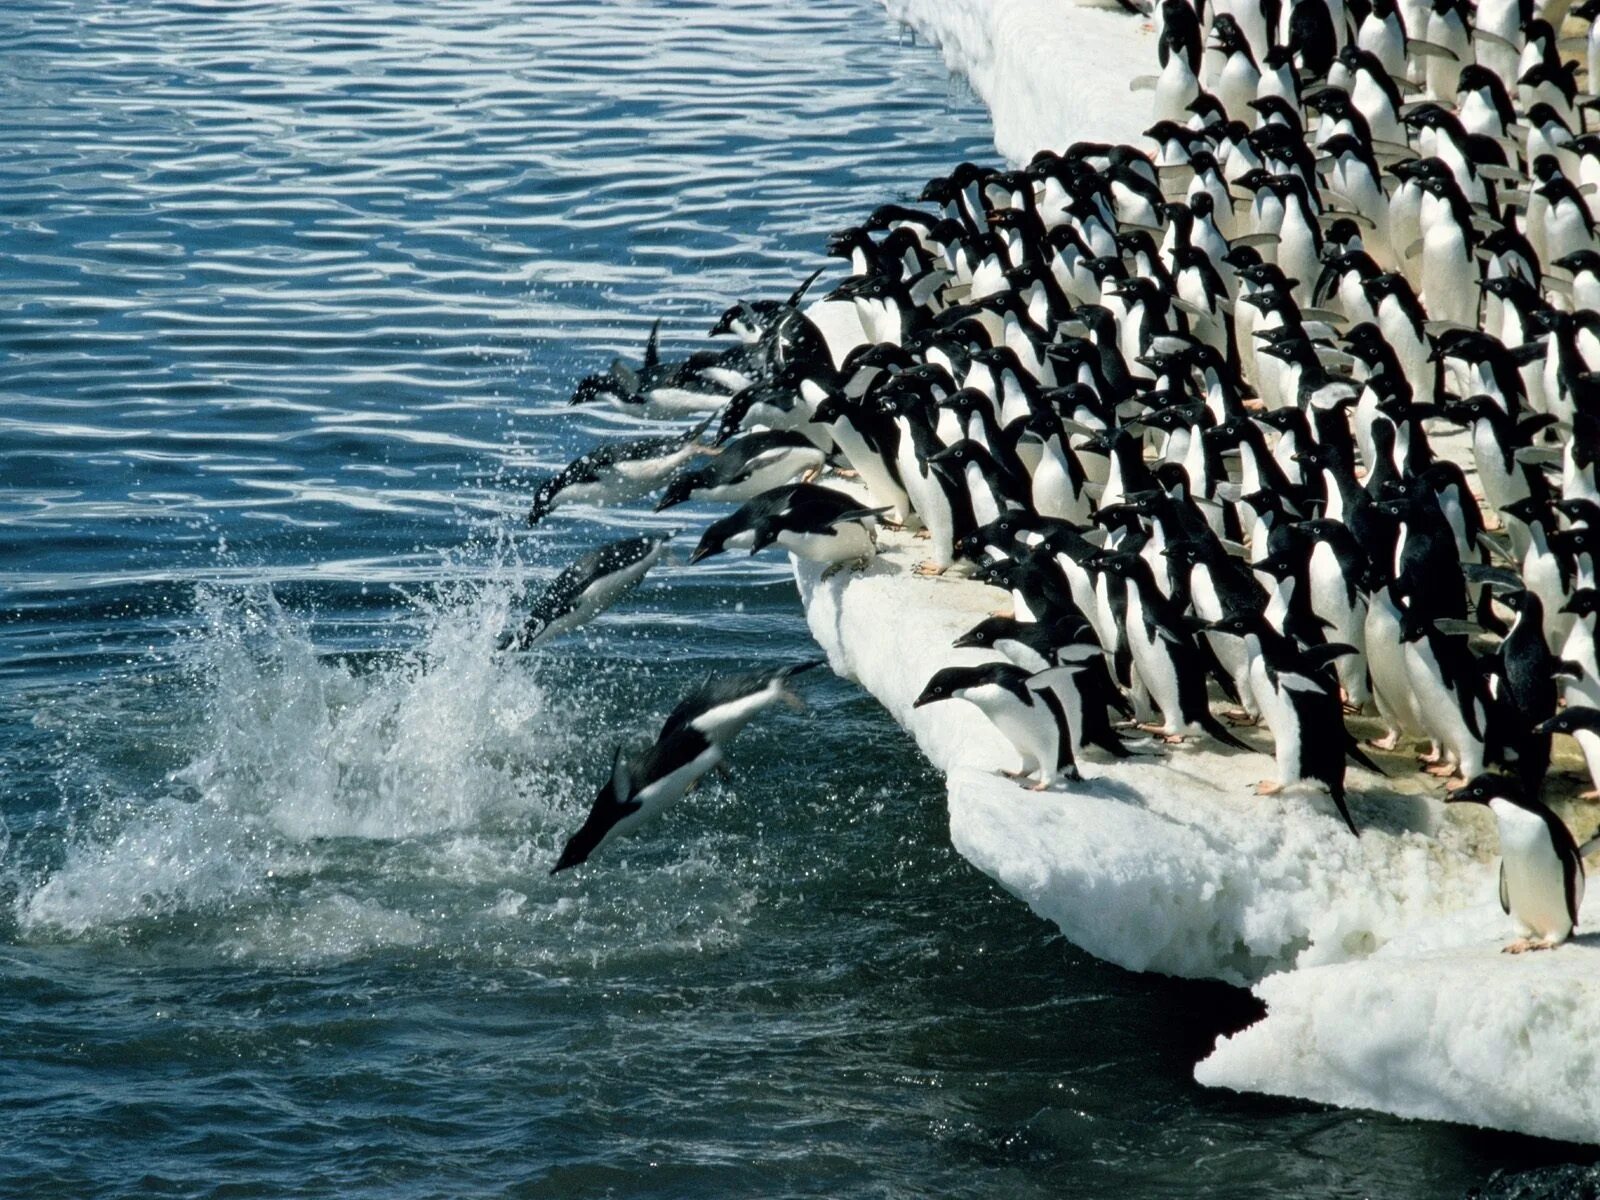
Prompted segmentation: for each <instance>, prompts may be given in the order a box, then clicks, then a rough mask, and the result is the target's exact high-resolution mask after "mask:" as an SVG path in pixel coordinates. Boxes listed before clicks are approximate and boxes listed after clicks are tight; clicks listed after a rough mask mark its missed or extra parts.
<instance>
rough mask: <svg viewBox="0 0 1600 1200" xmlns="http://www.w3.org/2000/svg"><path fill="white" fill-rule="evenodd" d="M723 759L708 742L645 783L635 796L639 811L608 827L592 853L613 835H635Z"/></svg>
mask: <svg viewBox="0 0 1600 1200" xmlns="http://www.w3.org/2000/svg"><path fill="white" fill-rule="evenodd" d="M721 761H722V751H720V750H719V749H717V747H716V746H715V745H708V746H707V747H706V748H705V749H704V750H702V751H701V752H700V753H699V754H697V755H696V756H695V757H694V758H692V759H690V760H689V761H688V762H686V763H684V764H683V766H681V767H679V768H678V769H677V770H675V771H672V772H670V773H668V774H666V775H663V776H662V777H661V778H660V779H657V780H654V781H652V782H650V783H647V784H645V786H644V787H642V788H640V789H639V790H638V791H637V792H635V793H634V796H633V799H634V800H636V801H637V802H638V804H639V808H638V810H637V811H636V812H631V813H629V814H628V815H627V816H625V817H623V818H622V819H621V820H620V821H618V822H617V823H616V824H615V825H613V826H612V827H611V828H610V829H608V830H606V833H605V836H604V837H602V838H601V839H600V841H599V843H598V844H597V845H596V846H595V848H594V851H592V852H591V853H595V852H598V851H599V850H600V848H601V847H602V846H604V845H605V844H606V843H607V842H609V841H611V840H612V839H614V838H619V837H632V836H634V834H636V833H638V832H639V831H640V830H641V829H643V828H644V827H645V826H646V825H648V824H650V822H652V821H654V820H655V819H656V818H657V817H659V816H660V815H661V814H662V813H663V812H664V811H665V810H666V809H667V808H668V807H670V806H671V805H672V804H674V803H676V802H677V801H679V800H681V799H683V797H684V796H685V795H686V794H687V793H688V791H689V789H690V788H691V787H693V786H694V785H695V783H696V782H698V781H699V779H700V777H701V776H702V775H704V774H705V773H706V772H707V771H709V770H711V769H712V768H713V767H715V766H716V765H717V764H718V763H720V762H721Z"/></svg>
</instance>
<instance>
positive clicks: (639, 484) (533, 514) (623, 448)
mask: <svg viewBox="0 0 1600 1200" xmlns="http://www.w3.org/2000/svg"><path fill="white" fill-rule="evenodd" d="M705 429H706V425H705V424H699V425H696V426H694V427H693V428H692V429H688V430H686V431H685V432H683V433H682V434H679V435H677V436H669V437H647V438H635V439H633V440H631V441H626V442H603V443H601V444H600V445H598V446H596V447H594V448H593V449H592V450H589V451H588V452H587V453H585V454H580V455H579V456H578V457H577V458H575V459H573V460H572V461H571V462H570V463H568V464H567V465H566V466H565V467H564V468H562V469H561V470H560V471H559V472H557V473H556V474H554V475H552V476H550V477H549V478H548V479H546V480H544V481H543V482H542V483H540V484H539V486H538V488H536V489H535V490H534V493H533V504H532V506H531V507H530V508H529V509H528V524H529V525H537V524H538V523H539V522H540V521H541V520H543V519H544V518H545V517H546V516H547V515H548V514H549V513H550V511H551V510H552V509H555V508H558V507H560V506H561V505H563V504H601V505H610V504H626V503H628V502H629V501H632V500H637V499H639V498H640V497H641V496H645V495H648V494H649V493H650V492H653V491H654V490H655V489H656V488H658V487H660V486H661V483H662V481H663V480H664V479H666V478H667V477H668V476H669V475H671V474H672V473H673V472H674V471H676V470H678V469H680V468H681V467H683V466H684V465H685V464H686V463H688V461H689V460H690V459H692V458H695V457H696V456H699V455H704V454H710V453H713V451H711V450H709V449H708V448H707V447H705V446H702V445H701V444H700V442H699V440H698V439H699V436H700V434H701V433H703V432H704V431H705Z"/></svg>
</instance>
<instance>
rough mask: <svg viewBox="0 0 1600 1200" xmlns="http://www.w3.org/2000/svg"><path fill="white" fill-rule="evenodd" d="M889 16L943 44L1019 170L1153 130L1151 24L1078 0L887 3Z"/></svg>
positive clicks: (1002, 148)
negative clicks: (1050, 155)
mask: <svg viewBox="0 0 1600 1200" xmlns="http://www.w3.org/2000/svg"><path fill="white" fill-rule="evenodd" d="M884 6H885V7H886V8H887V9H888V10H889V14H890V15H891V16H893V17H895V18H896V19H897V20H899V21H901V22H903V23H904V24H906V25H908V26H910V27H911V28H912V29H914V30H915V31H916V32H917V33H918V34H919V35H920V36H922V37H926V38H928V39H930V40H932V41H934V42H937V43H938V45H939V49H940V51H941V53H942V54H943V55H944V61H945V65H946V66H948V67H949V68H950V69H951V70H952V71H954V72H957V73H958V74H961V75H964V76H966V78H967V80H968V81H969V82H970V83H971V84H972V87H973V90H974V91H976V92H977V93H978V97H979V98H980V99H981V100H982V101H983V103H984V104H985V105H986V106H987V107H988V109H989V113H990V115H991V116H992V117H993V118H994V144H995V149H996V150H998V151H999V152H1000V153H1001V154H1002V155H1004V156H1005V157H1006V158H1007V159H1008V160H1010V161H1011V162H1012V163H1013V164H1020V163H1024V162H1026V161H1027V160H1028V159H1029V158H1031V157H1032V156H1033V154H1034V152H1035V151H1038V150H1043V149H1049V150H1065V149H1066V148H1067V147H1068V146H1070V145H1071V144H1072V143H1073V142H1083V141H1109V142H1133V141H1136V140H1138V138H1139V136H1140V134H1141V133H1142V132H1143V131H1144V130H1145V129H1147V128H1149V126H1150V125H1151V123H1152V121H1151V118H1150V97H1149V94H1148V93H1139V94H1134V93H1132V92H1130V91H1129V86H1128V85H1129V84H1130V83H1131V82H1132V80H1133V79H1134V78H1136V77H1137V76H1140V75H1147V74H1150V73H1152V72H1154V71H1155V70H1156V66H1155V61H1156V42H1155V37H1154V35H1153V34H1152V33H1151V32H1150V28H1149V24H1148V22H1146V21H1145V20H1143V19H1142V18H1139V17H1135V16H1134V15H1133V14H1131V13H1129V12H1126V11H1125V10H1122V9H1119V8H1114V7H1111V8H1101V7H1096V6H1090V5H1085V4H1078V3H1074V2H1073V0H884Z"/></svg>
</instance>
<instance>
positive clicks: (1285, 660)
mask: <svg viewBox="0 0 1600 1200" xmlns="http://www.w3.org/2000/svg"><path fill="white" fill-rule="evenodd" d="M1212 628H1214V629H1216V630H1217V631H1218V632H1221V633H1229V634H1233V635H1234V636H1235V637H1239V638H1242V639H1244V644H1245V652H1246V653H1247V654H1248V655H1249V657H1250V676H1251V690H1252V692H1254V694H1255V696H1256V698H1257V699H1258V700H1259V702H1260V704H1261V712H1262V716H1263V717H1264V718H1265V719H1266V724H1267V728H1268V729H1269V730H1270V731H1271V733H1272V745H1273V758H1274V760H1275V761H1276V763H1277V767H1278V777H1277V779H1276V780H1271V781H1263V782H1262V783H1261V784H1259V785H1257V787H1256V793H1257V795H1262V796H1270V795H1273V794H1274V793H1276V792H1280V791H1282V790H1283V789H1285V788H1289V787H1293V786H1295V785H1296V784H1299V783H1303V782H1308V781H1309V782H1314V783H1320V784H1321V785H1322V786H1323V787H1325V788H1327V789H1328V794H1329V795H1330V796H1332V797H1333V803H1334V807H1335V808H1337V809H1338V810H1339V815H1340V816H1341V817H1343V818H1344V823H1345V824H1346V825H1347V826H1349V829H1350V832H1351V833H1353V834H1355V836H1356V837H1360V836H1361V831H1360V830H1359V829H1357V828H1356V823H1355V821H1354V819H1353V818H1352V817H1351V816H1350V809H1349V806H1348V805H1347V804H1346V803H1345V796H1344V770H1345V763H1344V760H1345V758H1346V757H1347V756H1348V757H1350V758H1353V759H1355V761H1356V762H1358V763H1360V764H1361V765H1362V766H1364V767H1366V768H1367V769H1368V770H1370V771H1378V767H1377V764H1375V763H1374V762H1373V761H1372V760H1371V759H1369V758H1368V757H1367V756H1366V755H1365V754H1363V753H1362V751H1361V748H1360V747H1359V746H1358V745H1356V741H1355V739H1354V738H1352V737H1351V736H1350V734H1349V732H1348V731H1347V730H1346V729H1345V727H1344V716H1343V713H1342V711H1341V709H1340V704H1339V684H1338V680H1337V679H1336V678H1335V677H1334V676H1333V674H1332V672H1331V671H1329V670H1328V664H1329V663H1330V662H1332V661H1333V660H1334V659H1336V658H1339V657H1341V656H1343V655H1345V654H1354V653H1355V647H1353V646H1345V645H1340V644H1338V643H1332V644H1329V645H1325V646H1316V647H1312V648H1310V649H1307V650H1302V649H1301V648H1300V647H1298V646H1296V645H1295V644H1294V642H1293V641H1292V640H1291V639H1290V638H1287V637H1285V636H1284V635H1283V634H1281V633H1279V632H1278V631H1277V630H1276V629H1274V628H1272V626H1271V625H1269V624H1268V623H1267V619H1266V617H1265V616H1264V615H1262V614H1261V613H1247V614H1238V615H1235V616H1232V617H1228V618H1225V619H1224V620H1222V621H1219V622H1213V624H1212ZM1381 773H1382V772H1379V774H1381Z"/></svg>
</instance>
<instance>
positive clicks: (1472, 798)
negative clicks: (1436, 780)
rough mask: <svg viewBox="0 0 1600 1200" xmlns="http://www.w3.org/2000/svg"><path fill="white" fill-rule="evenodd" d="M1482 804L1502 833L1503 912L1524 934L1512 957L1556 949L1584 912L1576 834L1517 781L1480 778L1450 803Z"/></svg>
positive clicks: (1513, 946)
mask: <svg viewBox="0 0 1600 1200" xmlns="http://www.w3.org/2000/svg"><path fill="white" fill-rule="evenodd" d="M1445 801H1446V803H1449V804H1482V805H1484V806H1485V807H1487V808H1488V809H1489V811H1490V812H1492V813H1493V814H1494V819H1495V824H1496V825H1497V826H1499V829H1500V907H1501V908H1502V909H1503V910H1504V911H1505V913H1506V915H1507V916H1509V917H1510V918H1511V919H1512V920H1514V921H1515V922H1516V923H1517V924H1518V925H1519V926H1520V927H1521V929H1522V932H1523V935H1524V936H1522V937H1520V938H1518V939H1517V940H1516V941H1514V942H1512V943H1511V944H1510V945H1508V946H1506V947H1505V952H1506V953H1507V954H1521V953H1522V952H1523V951H1525V950H1551V949H1554V948H1555V947H1556V946H1559V945H1560V944H1561V943H1562V942H1564V941H1566V940H1567V939H1568V938H1569V937H1571V936H1572V933H1573V931H1574V930H1575V929H1576V928H1577V926H1578V911H1579V909H1580V908H1582V907H1583V887H1584V874H1583V857H1582V855H1581V854H1580V853H1579V851H1578V844H1577V842H1576V841H1575V840H1574V839H1573V836H1572V833H1571V831H1570V830H1568V829H1567V827H1566V825H1564V824H1563V823H1562V821H1561V818H1560V817H1558V816H1556V814H1555V813H1553V812H1551V811H1550V809H1549V808H1548V807H1547V806H1546V805H1545V804H1544V803H1543V802H1542V801H1540V800H1538V799H1535V798H1533V797H1531V796H1525V795H1523V794H1522V789H1521V787H1520V785H1519V784H1518V783H1517V781H1516V780H1514V779H1509V778H1507V777H1505V776H1503V775H1479V776H1477V777H1475V778H1473V779H1471V780H1469V781H1468V783H1467V785H1466V786H1465V787H1463V788H1461V789H1460V790H1458V791H1456V792H1453V793H1451V794H1450V795H1449V796H1447V797H1446V798H1445Z"/></svg>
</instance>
